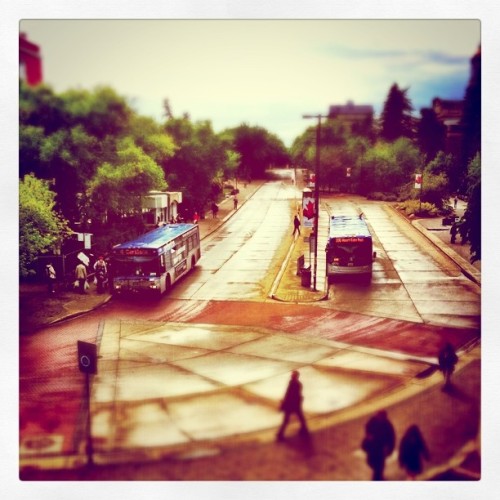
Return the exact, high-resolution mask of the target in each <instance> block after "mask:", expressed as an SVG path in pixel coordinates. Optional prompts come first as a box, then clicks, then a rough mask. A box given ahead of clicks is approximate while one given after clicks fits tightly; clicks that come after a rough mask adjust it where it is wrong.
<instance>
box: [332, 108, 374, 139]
mask: <svg viewBox="0 0 500 500" xmlns="http://www.w3.org/2000/svg"><path fill="white" fill-rule="evenodd" d="M373 114H374V111H373V106H371V105H369V104H354V103H353V102H352V101H347V103H346V104H336V105H332V106H330V109H329V111H328V119H329V120H339V121H340V122H342V123H343V124H344V125H346V126H347V127H348V128H349V131H350V132H367V131H369V130H370V129H371V127H372V124H373Z"/></svg>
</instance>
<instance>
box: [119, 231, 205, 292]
mask: <svg viewBox="0 0 500 500" xmlns="http://www.w3.org/2000/svg"><path fill="white" fill-rule="evenodd" d="M200 257H201V249H200V230H199V227H198V226H197V225H196V224H184V223H181V224H167V225H165V226H161V227H159V228H157V229H153V230H152V231H149V232H148V233H146V234H143V235H142V236H139V237H138V238H136V239H134V240H131V241H128V242H126V243H121V244H119V245H116V246H114V247H113V250H112V252H111V275H112V292H113V294H114V295H118V294H121V293H152V294H153V295H156V296H158V297H160V296H161V295H162V294H164V293H165V292H166V291H167V290H168V289H169V288H170V287H171V286H172V285H173V284H174V283H175V282H176V281H177V280H179V279H180V278H181V277H182V276H183V275H185V274H186V273H188V272H189V271H190V270H191V269H193V268H194V267H195V265H196V263H197V262H198V260H199V259H200Z"/></svg>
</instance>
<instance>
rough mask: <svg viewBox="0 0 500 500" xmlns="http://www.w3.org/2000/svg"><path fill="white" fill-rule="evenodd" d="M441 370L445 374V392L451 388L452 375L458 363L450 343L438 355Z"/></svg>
mask: <svg viewBox="0 0 500 500" xmlns="http://www.w3.org/2000/svg"><path fill="white" fill-rule="evenodd" d="M438 362H439V369H440V370H441V372H442V373H443V377H444V386H443V390H446V389H449V388H450V386H451V374H452V373H453V372H454V371H455V365H456V364H457V362H458V356H457V354H456V352H455V349H454V348H453V346H452V345H451V343H450V342H446V343H445V344H444V346H443V347H442V349H441V350H440V351H439V354H438Z"/></svg>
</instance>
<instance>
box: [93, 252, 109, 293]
mask: <svg viewBox="0 0 500 500" xmlns="http://www.w3.org/2000/svg"><path fill="white" fill-rule="evenodd" d="M94 272H95V279H96V285H97V293H103V292H104V289H105V287H106V282H107V280H108V266H107V265H106V262H105V261H104V257H103V256H102V255H100V256H99V259H98V260H97V261H96V263H95V264H94Z"/></svg>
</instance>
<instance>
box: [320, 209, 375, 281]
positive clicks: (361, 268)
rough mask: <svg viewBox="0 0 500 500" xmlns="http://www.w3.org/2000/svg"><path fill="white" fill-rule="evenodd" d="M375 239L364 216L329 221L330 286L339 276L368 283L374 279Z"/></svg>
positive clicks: (346, 216) (336, 216)
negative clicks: (356, 277) (355, 277)
mask: <svg viewBox="0 0 500 500" xmlns="http://www.w3.org/2000/svg"><path fill="white" fill-rule="evenodd" d="M376 256H377V254H376V252H373V242H372V235H371V233H370V230H369V229H368V225H367V224H366V221H365V220H364V219H363V214H361V215H359V216H355V215H353V216H349V215H335V216H332V217H331V218H330V231H329V235H328V242H327V245H326V275H327V277H328V281H329V282H330V283H331V282H332V281H333V280H334V278H335V277H337V276H350V275H360V276H361V277H362V278H364V279H365V280H366V281H368V282H369V281H370V280H371V277H372V266H373V260H374V259H375V258H376Z"/></svg>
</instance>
